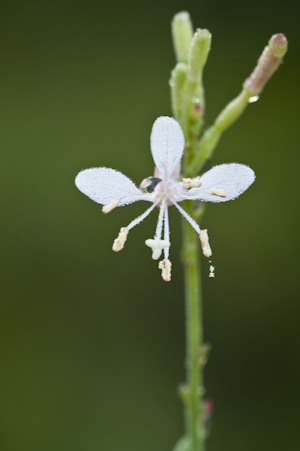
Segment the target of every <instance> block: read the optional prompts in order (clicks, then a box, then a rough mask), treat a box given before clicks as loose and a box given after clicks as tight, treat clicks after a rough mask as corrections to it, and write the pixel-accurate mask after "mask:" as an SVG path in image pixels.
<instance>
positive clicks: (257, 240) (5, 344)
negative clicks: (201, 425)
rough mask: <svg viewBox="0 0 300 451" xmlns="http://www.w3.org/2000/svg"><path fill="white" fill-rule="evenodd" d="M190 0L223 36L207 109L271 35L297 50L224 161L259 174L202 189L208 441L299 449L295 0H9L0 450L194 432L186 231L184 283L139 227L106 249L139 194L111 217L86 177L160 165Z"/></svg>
mask: <svg viewBox="0 0 300 451" xmlns="http://www.w3.org/2000/svg"><path fill="white" fill-rule="evenodd" d="M183 9H185V10H188V11H189V12H190V13H191V15H192V20H193V23H194V26H195V27H202V28H204V27H206V28H208V29H209V30H210V31H211V32H212V34H213V43H212V51H211V55H210V57H209V61H208V64H207V67H206V69H205V77H204V81H205V86H206V99H207V123H208V124H209V123H211V122H212V120H213V119H214V117H215V116H216V114H217V113H218V112H219V111H220V109H221V108H222V107H223V106H224V105H225V104H226V103H227V102H228V101H229V100H230V99H231V98H232V97H233V96H235V95H237V94H238V92H239V91H240V86H241V83H242V82H243V81H244V79H245V78H246V77H247V76H248V75H249V74H250V72H251V70H252V69H253V67H254V65H255V62H256V60H257V58H258V56H259V55H260V53H261V51H262V49H263V47H264V46H265V45H266V43H267V41H268V39H269V38H270V36H271V35H272V34H273V33H276V32H283V33H286V35H287V37H288V39H289V42H290V47H289V52H288V55H287V56H286V58H285V61H284V64H283V65H282V66H281V67H280V70H279V71H278V73H277V74H276V76H275V77H274V78H273V79H272V80H271V82H270V83H269V85H268V86H267V88H266V89H265V91H264V93H263V95H262V96H261V99H260V100H259V101H258V102H257V103H255V104H252V105H250V106H249V108H248V110H247V112H246V113H245V114H244V116H243V117H242V118H241V119H240V120H239V121H238V123H237V124H236V125H235V126H234V127H233V128H231V129H230V130H229V131H228V132H227V133H226V134H225V136H224V137H223V139H222V141H221V143H220V145H219V147H218V150H217V152H216V153H215V155H214V158H213V164H218V163H223V162H233V161H234V162H236V161H237V162H240V163H245V164H248V165H249V166H251V167H252V168H253V169H254V170H255V171H256V174H257V180H256V182H255V184H254V185H253V186H252V187H251V189H249V190H248V191H247V192H246V193H245V194H244V195H243V196H242V197H241V198H239V199H238V200H236V201H234V202H230V203H228V204H227V203H225V204H221V205H217V204H216V205H213V204H212V205H209V206H208V208H207V210H206V215H205V218H204V220H203V223H202V224H203V226H204V227H205V228H206V227H207V228H208V229H209V233H210V240H211V245H212V247H213V251H214V255H213V263H214V266H215V267H216V278H215V279H211V278H208V262H207V260H205V261H204V259H203V262H202V263H203V267H202V270H203V279H204V287H203V291H204V314H205V339H206V341H207V342H210V343H212V345H213V348H212V353H211V356H210V359H209V363H208V365H207V368H206V374H205V377H206V386H207V396H208V397H209V398H213V399H214V401H215V413H214V420H213V430H212V434H211V436H210V438H209V441H208V451H222V450H226V451H227V450H233V451H235V450H237V451H253V450H255V451H268V450H272V451H277V450H278V451H279V450H280V451H281V450H285V451H286V450H287V451H289V450H293V451H295V450H296V449H298V447H299V443H300V440H299V406H300V396H299V380H300V378H299V376H300V365H299V344H300V337H299V313H300V308H299V263H298V262H299V239H298V229H299V223H298V220H299V213H298V211H299V152H300V151H299V142H298V131H299V80H300V77H299V32H298V29H299V22H298V17H299V6H298V5H297V2H294V1H292V0H287V1H285V2H281V1H279V0H274V1H270V0H253V1H252V2H241V1H239V2H238V1H236V0H233V1H223V0H215V1H208V0H203V1H192V0H187V1H177V0H173V1H171V0H152V1H151V2H145V1H137V0H133V1H131V2H124V1H121V0H116V1H111V2H109V1H102V2H101V1H98V2H95V1H91V0H90V1H89V0H87V1H82V0H81V1H80V0H78V1H64V0H62V1H59V0H56V1H50V0H48V1H46V0H41V1H35V2H33V1H25V2H24V1H22V2H21V1H16V2H13V1H8V0H7V1H1V3H0V60H1V64H0V111H1V113H0V114H1V119H0V126H1V134H0V136H1V157H2V158H1V177H0V184H1V198H2V203H1V240H2V244H1V271H0V274H1V307H0V347H1V353H0V364H1V366H0V367H1V369H0V392H1V393H0V416H1V418H0V449H1V451H98V450H101V451H102V450H103V451H104V450H109V451H121V450H122V451H135V450H136V451H140V450H142V451H153V450H161V451H163V450H164V451H165V450H167V451H171V449H172V446H173V445H174V443H175V442H176V440H177V439H178V438H179V436H180V435H181V434H182V432H183V420H182V406H181V404H180V402H179V400H178V399H177V396H176V393H175V392H176V387H177V384H178V383H179V382H180V381H183V379H184V305H183V275H182V267H181V263H180V246H181V230H180V219H179V215H178V214H177V212H176V211H172V209H171V212H170V215H171V232H172V249H171V259H172V262H173V280H172V282H171V283H170V284H166V283H164V282H163V281H162V280H161V278H160V272H159V271H158V270H157V268H156V263H155V262H153V261H152V260H151V258H150V251H149V249H148V248H146V246H145V245H144V240H145V239H146V238H149V237H151V236H152V235H153V233H154V228H155V222H156V215H155V214H153V215H151V216H150V217H149V218H148V219H147V220H146V221H145V222H144V223H143V224H141V225H140V226H139V227H137V228H136V229H134V230H133V231H132V232H131V236H130V237H129V240H128V242H127V244H126V247H125V249H124V250H123V251H122V252H121V253H120V254H115V253H113V252H112V251H111V245H112V242H113V240H114V238H115V237H116V235H117V233H118V231H119V228H120V227H121V226H125V225H126V224H127V223H129V221H130V220H131V219H132V218H134V217H135V216H137V215H138V214H139V213H140V212H142V211H143V208H144V205H141V204H140V203H137V204H134V205H131V206H128V207H126V208H124V209H118V210H117V211H115V212H113V213H111V214H110V215H108V216H103V215H102V213H101V208H100V206H99V205H97V204H96V203H93V202H92V201H91V200H89V199H88V198H86V197H85V196H83V195H82V194H81V193H80V192H79V191H78V190H77V189H76V188H75V186H74V177H75V175H76V174H77V172H78V171H79V170H81V169H82V168H87V167H92V166H108V167H113V168H116V169H119V170H121V171H122V172H124V173H125V174H127V175H128V176H129V177H131V178H132V179H133V180H134V181H135V182H136V183H137V184H138V183H139V182H140V181H141V180H142V179H143V178H145V177H146V176H149V175H151V173H152V170H153V163H152V159H151V156H150V152H149V136H150V131H151V127H152V123H153V121H154V120H155V118H156V117H158V116H160V115H171V109H170V102H169V88H168V78H169V73H170V70H171V69H172V68H173V66H174V63H175V61H174V55H173V49H172V42H171V37H170V21H171V19H172V16H173V15H174V14H175V13H176V12H178V11H180V10H183Z"/></svg>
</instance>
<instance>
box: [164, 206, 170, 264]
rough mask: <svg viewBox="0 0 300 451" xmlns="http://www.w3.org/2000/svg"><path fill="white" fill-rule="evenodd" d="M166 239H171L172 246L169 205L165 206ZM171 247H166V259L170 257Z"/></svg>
mask: <svg viewBox="0 0 300 451" xmlns="http://www.w3.org/2000/svg"><path fill="white" fill-rule="evenodd" d="M164 240H165V241H169V243H170V246H171V241H170V228H169V211H168V207H166V208H165V218H164ZM170 246H169V247H166V248H165V249H164V256H165V259H167V258H169V249H170Z"/></svg>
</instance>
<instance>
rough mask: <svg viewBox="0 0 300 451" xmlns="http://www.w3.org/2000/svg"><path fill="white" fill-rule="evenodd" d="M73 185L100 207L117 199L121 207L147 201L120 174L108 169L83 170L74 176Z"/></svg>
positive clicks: (132, 184) (133, 185)
mask: <svg viewBox="0 0 300 451" xmlns="http://www.w3.org/2000/svg"><path fill="white" fill-rule="evenodd" d="M75 185H76V186H77V188H78V189H79V190H80V191H81V192H82V193H83V194H85V195H86V196H88V197H90V198H91V199H92V200H94V201H95V202H98V204H102V205H106V204H108V203H109V202H110V201H111V200H112V199H119V200H120V203H119V206H121V205H126V204H130V203H132V202H135V201H137V200H148V197H149V196H148V195H147V194H143V193H142V192H141V191H140V190H139V189H138V188H137V187H136V186H135V184H134V183H133V182H132V181H131V180H130V179H129V178H128V177H126V175H124V174H122V172H119V171H116V170H115V169H110V168H90V169H85V170H83V171H81V172H79V174H78V175H77V176H76V178H75Z"/></svg>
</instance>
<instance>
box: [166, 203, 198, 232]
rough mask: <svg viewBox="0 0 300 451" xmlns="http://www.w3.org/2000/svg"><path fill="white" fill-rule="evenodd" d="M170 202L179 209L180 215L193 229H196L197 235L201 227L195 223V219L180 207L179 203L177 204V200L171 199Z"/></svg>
mask: <svg viewBox="0 0 300 451" xmlns="http://www.w3.org/2000/svg"><path fill="white" fill-rule="evenodd" d="M172 202H173V204H174V205H175V207H176V208H177V210H179V212H180V213H181V214H182V216H183V217H184V218H185V219H186V220H187V221H188V222H189V223H190V224H191V226H192V227H193V229H195V230H196V232H197V233H198V235H200V232H201V229H200V227H199V225H198V224H197V222H196V221H195V219H193V218H192V217H191V216H190V215H189V214H188V213H187V212H186V211H185V210H184V209H183V208H181V207H180V205H178V204H177V202H175V201H174V200H172Z"/></svg>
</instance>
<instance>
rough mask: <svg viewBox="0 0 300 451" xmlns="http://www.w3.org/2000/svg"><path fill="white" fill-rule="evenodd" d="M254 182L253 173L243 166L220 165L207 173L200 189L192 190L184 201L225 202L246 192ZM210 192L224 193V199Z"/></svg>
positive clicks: (235, 164) (232, 164) (202, 179)
mask: <svg viewBox="0 0 300 451" xmlns="http://www.w3.org/2000/svg"><path fill="white" fill-rule="evenodd" d="M254 180H255V174H254V171H252V169H251V168H249V166H245V165H244V164H238V163H231V164H220V165H219V166H215V167H214V168H212V169H210V170H209V171H207V172H206V173H205V174H204V175H203V176H202V177H201V178H200V182H201V186H200V188H192V189H191V190H189V192H188V194H186V196H185V198H186V199H194V200H196V199H197V200H203V201H204V202H226V201H227V200H232V199H235V198H236V197H238V196H239V195H240V194H242V193H243V192H244V191H246V189H247V188H249V186H250V185H252V183H253V182H254ZM210 190H213V191H214V190H222V191H225V194H226V197H221V196H218V195H214V194H210V193H209V191H210Z"/></svg>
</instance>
